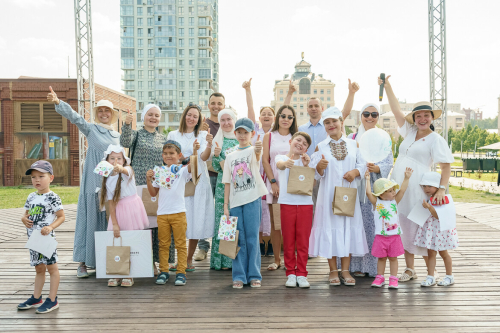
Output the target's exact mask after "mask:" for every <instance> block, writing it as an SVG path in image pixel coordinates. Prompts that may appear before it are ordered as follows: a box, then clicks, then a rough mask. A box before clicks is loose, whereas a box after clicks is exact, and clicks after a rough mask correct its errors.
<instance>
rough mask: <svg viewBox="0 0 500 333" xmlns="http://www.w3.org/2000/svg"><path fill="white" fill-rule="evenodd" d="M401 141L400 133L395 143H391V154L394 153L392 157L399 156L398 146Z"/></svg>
mask: <svg viewBox="0 0 500 333" xmlns="http://www.w3.org/2000/svg"><path fill="white" fill-rule="evenodd" d="M402 142H403V136H401V135H400V136H399V137H398V141H396V144H395V145H393V150H392V154H393V155H394V158H397V157H398V156H399V146H400V145H401V143H402Z"/></svg>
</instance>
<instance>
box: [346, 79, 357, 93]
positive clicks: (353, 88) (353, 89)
mask: <svg viewBox="0 0 500 333" xmlns="http://www.w3.org/2000/svg"><path fill="white" fill-rule="evenodd" d="M348 80H349V85H348V86H347V88H348V89H349V92H350V93H353V94H354V93H356V92H357V91H358V90H359V84H357V83H356V82H352V83H351V79H348Z"/></svg>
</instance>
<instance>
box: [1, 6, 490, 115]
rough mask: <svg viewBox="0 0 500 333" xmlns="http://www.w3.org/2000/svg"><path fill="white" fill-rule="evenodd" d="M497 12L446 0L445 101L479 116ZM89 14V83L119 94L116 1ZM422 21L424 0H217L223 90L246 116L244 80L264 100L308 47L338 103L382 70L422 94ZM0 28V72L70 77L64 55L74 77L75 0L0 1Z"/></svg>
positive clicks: (370, 88) (372, 97)
mask: <svg viewBox="0 0 500 333" xmlns="http://www.w3.org/2000/svg"><path fill="white" fill-rule="evenodd" d="M499 13H500V1H498V0H475V1H467V0H453V1H447V8H446V15H447V52H448V65H447V67H448V102H449V103H461V104H462V107H471V108H478V107H479V108H481V109H482V110H483V111H484V112H485V116H486V117H491V116H493V117H494V116H495V115H496V114H497V112H498V97H499V96H500V61H499V59H500V39H499V38H498V35H499V32H500V19H499V16H498V15H499ZM92 20H93V21H92V23H93V34H94V59H95V65H94V69H95V81H96V82H97V83H99V84H102V85H105V86H108V87H110V88H112V89H115V90H118V91H121V86H122V81H121V79H120V78H121V70H120V29H119V26H120V9H119V0H105V1H104V0H99V1H96V0H94V1H93V3H92ZM427 26H428V19H427V1H425V0H419V1H407V0H383V1H382V0H379V1H373V0H349V1H344V0H309V1H307V2H304V1H301V0H267V1H263V0H252V1H235V0H219V43H220V44H219V45H220V90H221V92H222V93H224V94H225V95H226V99H227V102H228V104H230V105H231V106H233V107H234V108H236V109H237V110H238V113H239V114H240V115H244V114H246V103H245V94H244V91H243V88H241V84H242V82H243V81H245V80H248V79H249V78H250V77H251V78H253V80H252V86H253V95H254V101H255V105H256V106H264V105H269V104H270V101H271V99H272V97H273V86H274V81H275V80H277V79H281V78H283V74H290V73H292V72H293V70H294V65H295V63H297V62H298V61H300V54H301V52H305V60H307V61H308V62H310V63H311V64H312V70H313V72H315V73H319V74H323V75H324V77H325V78H327V79H329V80H331V81H332V82H333V83H335V84H336V87H335V102H336V105H338V106H342V105H343V103H344V101H345V98H346V96H347V82H348V81H347V80H348V78H350V79H351V80H354V81H356V82H358V83H359V84H360V86H361V90H360V91H359V93H358V94H357V95H356V98H355V103H354V108H357V109H359V108H360V107H361V106H362V105H363V104H365V103H367V102H372V101H377V96H378V86H377V83H376V79H377V76H378V74H379V73H381V72H384V73H386V74H387V75H389V74H390V75H392V78H391V82H392V85H393V88H394V90H395V92H396V95H397V96H398V98H400V99H401V100H407V101H408V102H417V101H421V100H428V99H429V71H428V67H429V56H428V28H427ZM0 31H2V33H0V64H2V66H0V78H17V77H19V76H21V75H25V76H36V77H52V78H60V77H62V78H64V77H68V57H69V72H70V76H71V77H75V76H76V66H75V63H76V60H75V25H74V20H73V1H69V0H2V1H0ZM385 101H386V99H385V98H384V101H383V103H384V102H385Z"/></svg>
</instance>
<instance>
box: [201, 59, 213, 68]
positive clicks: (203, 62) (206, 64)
mask: <svg viewBox="0 0 500 333" xmlns="http://www.w3.org/2000/svg"><path fill="white" fill-rule="evenodd" d="M210 61H211V59H198V68H210V67H211V62H210Z"/></svg>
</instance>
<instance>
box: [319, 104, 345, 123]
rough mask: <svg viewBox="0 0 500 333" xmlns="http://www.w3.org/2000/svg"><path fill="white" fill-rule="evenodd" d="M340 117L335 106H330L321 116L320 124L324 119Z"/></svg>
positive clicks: (340, 113) (339, 112)
mask: <svg viewBox="0 0 500 333" xmlns="http://www.w3.org/2000/svg"><path fill="white" fill-rule="evenodd" d="M340 117H342V112H341V111H340V110H339V108H338V107H336V106H331V107H329V108H328V109H326V110H325V111H324V112H323V114H322V115H321V123H323V122H324V121H325V120H326V119H339V118H340Z"/></svg>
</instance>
